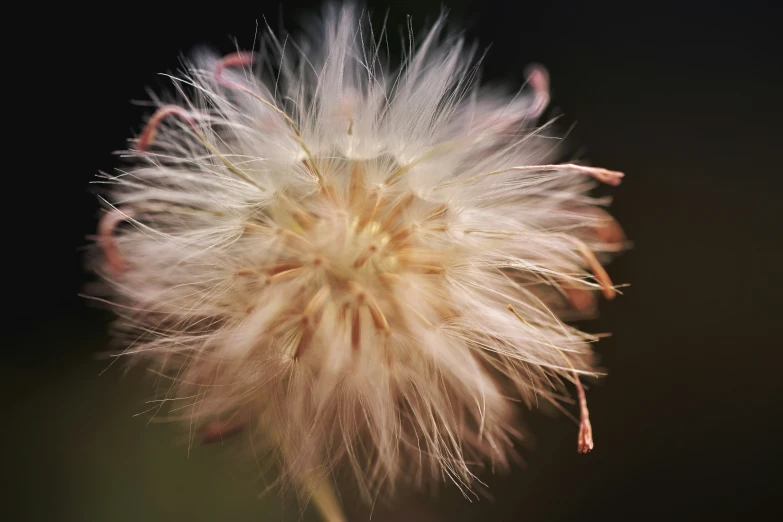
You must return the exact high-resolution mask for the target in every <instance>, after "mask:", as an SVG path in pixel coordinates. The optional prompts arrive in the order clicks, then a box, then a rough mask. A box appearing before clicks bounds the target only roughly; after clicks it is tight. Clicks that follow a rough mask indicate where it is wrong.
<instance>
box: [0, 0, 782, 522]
mask: <svg viewBox="0 0 783 522" xmlns="http://www.w3.org/2000/svg"><path fill="white" fill-rule="evenodd" d="M317 5H318V3H317V2H296V3H292V2H284V3H283V4H282V6H280V5H278V3H272V2H266V3H265V2H260V3H259V2H255V3H252V4H250V5H242V4H229V3H224V4H223V5H211V6H209V9H200V8H197V6H196V5H195V4H194V5H190V6H187V7H186V8H184V9H183V10H181V11H180V12H179V13H178V14H176V15H171V16H166V15H162V14H161V13H160V12H159V11H158V10H157V6H149V5H146V4H145V5H144V6H142V5H138V6H136V7H138V8H139V9H136V8H134V9H128V10H126V11H122V13H121V14H120V13H119V10H118V14H113V13H112V12H110V10H108V6H107V11H106V12H103V11H101V10H91V11H90V12H89V13H86V12H85V13H82V12H81V11H79V10H78V9H76V8H73V9H71V8H69V9H68V10H65V9H63V10H62V11H60V12H47V17H46V23H45V25H41V24H42V21H41V20H39V18H37V17H35V16H31V17H30V18H24V17H21V18H20V19H19V27H20V28H21V29H22V30H24V31H27V32H28V33H29V35H30V37H29V38H24V37H19V39H18V40H17V42H18V49H21V51H20V52H18V53H16V59H18V63H17V62H16V61H15V62H14V63H13V65H12V66H9V69H8V70H13V71H15V75H14V78H15V80H14V82H12V83H13V87H14V88H15V89H16V90H17V91H18V92H20V93H21V94H22V96H21V98H20V99H21V100H22V101H23V102H24V103H22V104H21V105H20V106H19V107H14V106H13V105H14V104H13V103H9V104H8V105H10V106H9V107H7V109H10V110H12V111H13V110H16V109H20V110H21V111H22V113H23V114H22V118H21V121H22V123H20V124H19V131H18V133H17V135H18V136H19V137H23V138H24V140H23V141H25V143H27V144H32V145H33V147H34V148H33V150H30V151H27V150H25V151H20V152H19V153H18V154H15V157H16V158H23V159H24V161H25V165H26V166H25V169H22V170H20V171H17V170H7V171H6V176H9V177H14V178H15V179H19V180H20V181H21V184H22V188H21V189H19V190H18V191H17V190H13V191H7V192H6V200H7V205H6V207H7V208H8V209H14V210H13V217H12V218H11V219H6V220H4V225H5V227H4V232H5V234H6V237H5V241H4V252H5V254H6V255H5V256H4V258H5V261H6V262H7V263H8V265H9V269H7V272H6V282H5V283H4V296H5V309H6V311H5V314H4V317H5V319H6V328H5V330H6V332H7V335H5V336H4V340H3V343H2V350H3V354H2V359H0V361H2V366H1V367H0V382H1V383H2V392H3V395H2V397H3V404H4V406H5V408H4V409H5V410H6V413H5V414H4V418H3V424H2V430H1V431H2V445H0V455H2V462H3V465H2V470H3V471H2V473H1V474H0V475H1V476H2V480H3V484H2V490H3V492H4V493H5V494H6V495H8V497H9V498H10V503H9V502H8V501H4V504H3V512H4V513H8V514H9V515H10V516H9V518H8V520H46V521H52V520H56V521H60V520H62V521H84V522H93V521H112V522H114V521H122V522H124V521H142V520H143V521H145V522H156V521H179V520H187V521H189V522H196V521H213V520H214V521H218V520H219V521H237V522H242V521H257V520H277V521H283V520H285V521H297V520H300V514H301V510H300V506H299V505H298V504H297V502H296V499H295V498H293V496H291V495H289V497H288V498H286V499H284V500H283V501H281V500H280V499H279V498H278V497H277V496H275V495H272V496H266V497H263V498H259V495H258V494H259V492H260V491H261V489H262V488H263V487H264V483H263V481H262V480H261V478H260V477H259V476H258V473H257V468H256V466H255V464H254V463H253V461H252V459H248V458H246V456H245V455H244V454H243V453H242V450H241V449H240V448H238V447H235V446H232V445H228V444H227V445H225V446H215V447H208V448H203V447H201V448H199V447H195V448H193V449H192V450H191V452H190V455H188V447H187V433H186V432H183V431H181V430H180V429H178V428H177V427H176V426H172V425H168V424H161V423H151V424H147V418H146V417H134V416H133V415H134V414H135V413H138V412H141V411H143V410H144V409H145V408H146V406H145V401H147V400H148V399H149V398H150V395H149V392H150V390H151V383H150V381H149V379H148V377H147V376H145V375H144V372H142V371H132V372H129V373H127V374H125V373H124V372H123V369H122V368H121V367H119V365H118V366H117V367H114V368H112V369H110V370H109V371H107V372H105V373H103V374H102V375H100V374H101V371H102V370H103V369H104V368H105V367H106V365H107V360H106V359H105V358H102V356H101V355H100V354H101V353H104V352H105V351H106V350H108V349H109V344H108V337H107V329H108V323H109V318H110V316H109V315H108V314H106V313H104V312H101V311H99V310H96V309H94V308H92V307H90V306H87V304H86V303H85V302H84V301H83V300H81V299H80V298H78V297H77V293H78V292H79V291H81V289H82V288H83V285H84V284H85V282H86V281H88V280H89V276H88V275H87V274H85V273H84V272H83V271H82V268H81V265H82V261H81V256H82V247H83V246H84V245H86V244H87V240H86V239H85V236H87V235H89V234H91V233H92V231H93V230H94V229H95V224H96V218H97V215H98V211H97V209H98V205H97V202H96V200H95V198H94V197H93V196H92V195H91V194H90V192H89V186H88V183H89V181H91V180H92V179H93V176H94V175H95V173H96V172H97V171H98V170H105V171H111V169H112V168H113V167H115V166H117V165H118V162H117V159H116V158H115V157H114V156H112V154H111V152H112V151H114V150H118V149H121V148H123V146H124V145H125V140H126V139H127V138H128V137H130V136H132V135H134V134H135V133H137V132H138V130H139V128H140V124H141V122H142V118H143V116H144V115H145V114H148V111H147V109H145V108H143V107H137V106H134V105H132V104H131V103H130V100H132V99H145V98H146V94H145V90H144V89H145V88H146V87H148V86H150V87H153V88H155V89H158V88H159V87H162V86H165V85H166V82H165V81H164V80H163V79H161V78H160V77H158V76H156V73H158V72H163V71H171V70H174V69H176V68H177V67H178V65H179V64H178V56H179V54H180V53H183V52H187V51H189V50H191V49H192V48H193V47H194V46H196V45H200V44H204V43H209V44H211V45H213V46H214V47H216V48H217V49H218V50H220V51H223V52H229V51H231V50H232V49H233V43H232V37H236V38H237V40H238V41H239V43H240V44H241V45H243V46H246V47H249V46H250V45H252V42H253V33H254V31H255V20H256V19H259V20H260V21H261V16H262V15H266V17H267V19H268V20H269V22H270V25H272V26H273V27H275V28H276V27H278V26H279V25H278V22H277V20H278V19H279V18H280V13H282V18H283V20H284V22H285V23H286V26H287V27H289V28H292V29H293V30H294V32H295V30H296V27H297V23H296V20H297V19H299V17H300V15H301V14H302V13H305V12H308V11H310V10H312V9H313V8H314V7H316V6H317ZM447 5H448V6H449V7H451V9H452V11H451V16H450V21H451V23H452V24H453V25H454V26H457V27H459V26H462V27H464V28H465V32H466V35H467V37H468V38H469V39H471V40H478V41H479V42H480V44H481V45H489V44H492V45H491V48H490V50H489V54H488V55H487V57H486V59H485V61H484V66H483V77H484V79H485V80H486V81H489V82H495V83H497V82H507V83H508V84H509V85H512V86H515V85H519V84H521V82H522V81H523V80H524V75H523V69H524V67H525V66H526V65H527V64H528V63H530V62H540V63H543V64H544V65H546V66H547V67H548V68H549V71H550V73H551V79H552V87H553V106H552V109H551V110H550V115H552V114H563V118H562V120H561V121H562V122H564V125H565V127H568V126H569V125H570V124H572V123H576V124H577V125H576V127H575V129H574V131H573V137H572V138H571V139H570V140H569V142H568V145H569V146H570V147H572V150H573V151H574V152H577V151H580V150H582V149H584V150H585V151H586V153H585V154H583V155H582V157H583V158H585V159H587V160H589V161H590V162H591V163H593V164H595V165H600V166H605V167H608V168H613V169H618V170H623V171H625V172H626V173H627V177H626V179H625V181H624V182H623V184H622V185H621V186H620V187H619V188H616V189H603V188H602V189H601V193H602V194H603V193H605V194H611V195H612V196H614V198H615V202H614V204H613V205H612V207H611V211H612V212H613V213H614V215H615V216H616V217H617V218H618V220H619V221H620V222H621V223H622V224H623V225H624V227H625V229H626V231H627V234H628V236H629V237H630V239H632V240H633V241H634V243H635V247H634V248H633V250H631V251H629V252H627V253H626V254H624V255H623V256H622V257H620V258H618V259H617V260H616V261H615V262H613V263H612V264H611V265H610V266H609V271H610V273H611V275H612V277H613V279H614V280H615V282H617V283H630V284H631V286H630V287H628V288H627V289H625V295H624V296H621V297H620V298H618V299H617V300H616V301H614V302H611V303H603V304H602V314H601V317H600V318H599V319H597V320H595V321H590V322H585V323H583V324H581V325H580V326H582V327H584V328H585V329H587V330H588V331H591V332H612V333H613V336H612V337H609V338H608V339H605V340H603V341H601V342H600V343H599V344H598V346H597V350H598V352H599V354H600V356H601V358H602V363H603V365H604V366H605V367H607V368H608V369H609V371H610V375H609V377H608V378H606V379H604V380H603V381H601V382H600V383H598V384H596V385H594V386H592V387H591V390H590V391H589V395H588V400H589V403H590V407H591V413H592V420H593V426H594V430H595V437H596V449H595V451H594V452H593V453H592V454H590V455H587V456H580V455H577V453H576V426H575V425H574V424H573V423H572V422H571V421H569V420H568V419H566V418H564V417H562V416H559V417H551V416H549V415H547V414H545V413H542V412H540V411H533V412H524V415H525V419H526V424H527V427H528V428H529V431H530V433H531V435H532V437H533V438H531V439H530V440H529V445H528V446H526V447H523V448H521V451H522V455H523V458H524V461H525V463H524V466H523V467H515V468H514V469H513V470H512V472H511V474H510V475H507V476H501V475H494V476H493V475H491V474H489V473H487V474H486V475H483V476H482V477H481V478H482V480H485V481H486V482H487V483H488V485H489V487H490V492H491V494H492V496H493V497H494V500H482V501H480V502H473V503H469V502H467V501H466V500H464V499H462V497H461V496H460V495H459V493H458V491H457V490H456V488H454V487H444V488H442V489H441V490H440V492H439V493H438V495H436V497H435V498H433V499H430V498H429V497H427V496H425V495H415V494H412V495H410V496H408V497H402V498H401V500H400V501H399V502H398V507H397V508H396V510H395V511H390V510H388V509H384V508H383V507H382V506H381V505H379V506H378V507H377V508H376V512H375V514H374V515H373V520H374V521H376V520H377V521H381V522H383V521H385V520H411V521H415V520H422V521H424V520H428V521H452V520H453V521H468V520H484V521H488V522H489V521H517V520H524V521H529V522H544V521H561V522H565V521H577V520H578V521H586V520H634V521H637V520H661V519H665V520H701V519H708V518H714V517H716V516H718V515H722V516H724V517H728V518H730V519H746V518H750V517H751V516H754V515H753V513H757V512H758V513H760V512H761V510H762V509H764V508H768V507H772V506H775V505H777V503H778V502H777V500H776V499H775V497H777V496H779V494H780V491H781V479H780V472H779V469H780V464H781V456H782V455H781V453H782V452H781V449H780V441H781V435H780V433H781V432H780V430H779V429H778V428H777V426H778V424H779V422H778V420H779V418H780V415H781V413H783V408H782V407H781V406H783V395H781V392H783V384H781V375H782V374H781V371H782V370H783V342H782V341H781V338H782V337H783V336H781V334H782V333H783V332H782V331H781V328H780V326H779V324H780V314H779V312H780V311H781V296H783V285H782V284H781V268H780V266H781V261H782V260H783V257H782V256H783V246H782V245H781V239H780V238H781V235H782V234H781V225H782V224H783V220H782V219H781V217H780V215H781V212H780V206H781V200H782V199H783V181H782V179H783V172H781V170H782V169H781V165H780V161H781V154H780V151H781V146H780V138H781V136H782V135H783V132H782V131H781V126H780V125H781V116H783V101H782V100H781V91H783V89H782V87H783V67H781V65H780V58H779V56H780V55H779V52H778V49H779V48H780V44H781V41H780V39H781V38H780V36H779V34H777V33H778V32H779V30H778V28H777V26H778V25H779V22H780V21H781V20H783V16H781V14H783V13H781V11H780V8H773V7H763V4H759V5H755V4H753V3H743V4H742V5H741V6H740V5H739V3H736V5H730V6H728V7H726V6H723V7H716V6H715V5H713V3H707V2H704V3H703V4H701V3H698V2H689V3H688V5H687V7H677V4H675V3H666V2H664V3H661V2H655V3H644V4H642V3H639V4H635V5H633V7H632V6H631V5H632V3H627V4H618V5H610V4H602V5H593V3H590V4H583V3H572V2H553V3H532V2H529V3H525V2H523V3H520V4H513V5H512V3H511V2H508V3H502V2H498V1H496V0H491V1H490V0H488V1H483V2H475V3H463V2H460V3H451V4H447ZM141 7H144V9H141ZM371 7H372V8H373V11H374V12H375V14H376V16H375V18H376V19H377V20H378V21H379V22H380V20H381V19H382V18H383V14H384V11H385V7H386V5H385V4H381V3H379V2H372V3H371ZM389 7H390V8H391V10H390V15H389V26H390V28H391V29H392V31H391V37H395V35H396V34H397V33H396V29H395V28H396V27H397V26H402V25H403V24H404V23H405V15H406V14H411V15H412V16H413V22H414V27H417V28H421V27H423V26H424V24H425V23H426V22H427V21H431V20H432V19H433V18H434V17H435V16H437V14H438V12H439V10H440V3H439V2H430V1H424V0H422V1H417V2H410V1H406V2H397V3H396V4H394V5H390V6H389ZM390 42H392V47H393V48H394V47H395V46H396V40H395V39H390ZM39 46H40V49H39ZM32 100H35V101H32ZM7 125H10V124H7ZM19 141H20V140H17V139H15V140H14V141H13V142H11V145H12V146H14V147H16V146H17V144H18V142H19ZM20 146H21V145H20ZM14 150H16V149H14ZM9 169H10V167H9ZM345 491H346V502H347V504H348V507H349V511H351V512H352V518H351V520H352V521H353V520H358V521H361V520H367V519H368V517H369V511H367V510H364V511H362V509H361V508H358V507H356V508H355V509H354V506H358V504H356V503H355V497H354V496H353V494H352V492H351V491H350V489H346V490H345ZM301 520H303V521H311V520H317V518H315V517H313V515H312V513H311V512H310V511H307V512H305V514H304V516H303V518H301Z"/></svg>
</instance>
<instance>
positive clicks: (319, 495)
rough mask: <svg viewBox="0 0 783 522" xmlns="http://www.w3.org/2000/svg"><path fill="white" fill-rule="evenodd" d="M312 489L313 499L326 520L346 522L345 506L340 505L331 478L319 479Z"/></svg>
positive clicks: (327, 521)
mask: <svg viewBox="0 0 783 522" xmlns="http://www.w3.org/2000/svg"><path fill="white" fill-rule="evenodd" d="M312 491H313V495H312V497H311V499H312V501H313V503H315V507H317V508H318V511H320V512H321V516H322V517H323V519H324V520H325V521H326V522H346V520H347V519H346V518H345V515H344V514H343V508H342V507H341V506H340V501H339V500H337V495H336V494H335V492H334V488H333V487H332V484H331V482H330V481H329V479H327V478H324V479H322V480H320V481H318V484H317V485H316V486H315V487H314V489H313V490H312Z"/></svg>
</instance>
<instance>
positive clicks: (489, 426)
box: [97, 8, 623, 497]
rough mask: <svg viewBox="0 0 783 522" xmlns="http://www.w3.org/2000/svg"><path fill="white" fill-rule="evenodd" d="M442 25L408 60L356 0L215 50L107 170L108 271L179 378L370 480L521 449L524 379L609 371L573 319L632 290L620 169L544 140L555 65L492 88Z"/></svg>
mask: <svg viewBox="0 0 783 522" xmlns="http://www.w3.org/2000/svg"><path fill="white" fill-rule="evenodd" d="M442 25H443V21H442V20H440V21H438V22H437V23H436V25H435V26H434V27H433V28H432V29H431V30H430V31H429V32H428V33H427V35H426V37H425V38H424V39H423V40H422V41H421V42H420V43H419V44H418V47H417V48H416V49H409V50H408V52H407V53H406V56H407V57H406V59H405V60H404V63H403V65H402V66H401V68H400V69H399V70H397V71H392V70H390V69H388V68H387V67H386V65H385V64H384V63H382V61H381V59H380V56H382V55H384V54H385V53H381V52H380V51H381V48H380V46H379V45H378V42H380V41H384V40H385V35H384V34H383V33H382V32H381V33H380V34H379V33H377V32H376V33H374V32H372V29H371V28H370V26H369V25H368V24H363V23H362V22H361V20H359V19H358V17H357V16H356V13H355V12H354V11H353V10H351V9H348V8H342V9H332V10H329V11H327V13H326V15H325V18H324V21H323V26H322V29H321V34H320V36H317V37H314V38H313V39H312V41H310V42H309V44H307V43H303V42H297V43H298V46H297V47H296V48H297V51H296V52H292V51H291V50H292V48H293V47H294V46H293V45H291V43H290V42H289V43H288V44H287V45H286V44H285V42H280V41H278V40H277V39H276V38H275V37H273V36H270V37H268V39H267V40H266V41H265V44H264V45H262V49H261V51H260V52H258V53H256V54H254V55H251V54H248V53H238V54H235V55H230V56H228V57H225V58H217V57H214V56H209V55H205V56H199V57H198V58H197V59H196V60H195V62H194V63H192V65H191V66H190V67H189V69H188V70H187V71H186V72H185V73H183V75H182V76H181V77H178V78H174V82H175V85H176V87H177V89H178V90H179V92H180V96H179V99H178V103H177V104H176V105H164V104H162V103H161V109H160V110H159V111H158V112H157V113H156V114H155V115H154V116H153V117H152V118H151V119H150V122H149V124H148V126H147V128H146V129H145V131H144V133H142V135H141V136H140V138H139V140H138V141H137V142H136V146H135V148H134V150H132V151H131V152H130V154H131V156H132V157H133V159H134V165H133V167H132V168H131V169H130V170H127V171H124V172H122V173H121V174H119V175H117V176H116V177H111V178H109V179H108V180H107V181H108V182H109V184H110V190H109V195H108V197H107V202H108V204H109V205H110V209H109V210H108V211H107V214H106V216H105V217H104V219H103V221H102V223H101V230H100V238H99V244H100V246H101V247H102V251H103V255H102V256H101V257H100V258H99V263H97V266H98V271H99V272H100V273H101V275H102V276H103V277H104V279H105V282H106V289H107V293H108V294H109V295H110V296H111V297H110V298H111V300H112V301H113V302H114V303H115V304H116V310H117V313H118V314H119V316H120V327H121V330H122V331H123V332H124V333H125V334H126V335H127V336H128V337H129V338H130V339H132V343H130V346H129V348H128V349H127V350H126V351H125V352H124V353H125V354H126V355H128V356H130V357H133V358H145V359H151V360H152V361H153V363H154V368H155V370H156V371H157V372H158V373H159V374H160V375H161V376H162V378H163V379H164V382H165V393H164V397H163V399H164V400H165V401H164V402H166V401H171V404H172V406H173V407H172V410H173V411H175V412H180V413H181V416H182V417H183V418H186V419H188V420H189V422H190V423H191V425H192V426H194V427H196V428H201V429H203V430H204V431H203V432H202V435H203V437H204V438H205V439H208V438H210V437H214V436H220V435H222V434H224V433H226V432H227V431H231V430H232V429H233V428H238V427H241V426H245V425H246V426H247V428H248V431H249V433H251V434H252V435H253V436H254V437H256V438H257V439H260V440H262V441H264V442H266V443H269V444H270V445H271V446H272V447H273V448H274V449H275V450H276V451H277V452H278V454H279V456H280V459H279V460H280V462H282V466H283V468H284V472H285V475H286V476H288V477H295V478H299V479H303V478H307V477H309V476H312V474H314V473H320V472H324V471H332V470H334V469H335V468H337V467H339V466H348V467H349V468H350V469H352V470H353V471H354V472H355V475H356V477H357V478H358V483H359V485H360V486H361V488H362V490H363V491H364V493H366V494H367V495H368V497H372V496H373V495H374V494H375V493H377V491H378V488H380V487H381V486H388V487H392V486H394V484H395V483H396V482H397V479H399V478H400V477H401V476H402V475H403V474H404V475H405V477H406V479H407V480H413V482H414V483H416V484H424V483H425V482H426V481H427V480H428V479H431V478H441V477H447V478H448V479H451V480H452V481H453V482H454V483H456V484H457V485H458V486H459V487H460V488H462V489H464V490H465V491H469V490H470V488H471V485H472V484H473V482H474V480H475V476H474V472H475V465H477V464H479V463H491V464H492V465H493V466H494V467H501V468H502V467H504V466H506V465H507V463H508V459H509V456H510V455H511V454H512V452H513V439H514V438H516V437H517V436H518V431H517V428H516V427H515V426H516V424H517V422H516V418H517V408H516V407H515V406H514V402H515V401H518V398H521V399H523V400H524V401H526V402H527V403H528V404H534V403H537V402H542V401H550V402H553V403H556V402H558V401H559V400H561V399H562V398H563V397H564V391H565V386H564V384H565V382H566V381H572V382H575V383H577V384H578V377H576V376H577V374H584V375H594V366H593V356H592V352H591V350H590V348H589V342H591V341H593V340H595V338H594V337H592V336H590V335H587V334H585V333H582V332H580V331H578V330H576V329H574V328H572V327H569V326H566V325H565V324H564V323H563V322H562V319H563V318H564V317H566V314H570V316H571V317H578V316H579V315H580V314H585V313H589V312H590V311H591V310H592V309H593V307H594V297H593V296H594V295H595V294H596V293H597V292H598V291H603V293H604V294H605V295H606V296H607V297H612V296H613V294H614V289H613V287H612V284H611V281H609V279H608V276H607V275H606V272H604V271H603V268H602V267H601V264H600V263H599V261H604V260H605V257H606V256H607V255H608V254H610V253H612V252H615V251H617V250H618V249H619V248H620V247H621V246H622V240H623V238H622V233H621V232H620V230H619V228H618V227H617V225H616V224H615V223H614V221H613V220H612V219H611V218H609V216H608V215H607V214H606V213H605V212H604V211H602V210H600V209H599V205H600V204H602V203H603V202H602V201H600V200H596V199H593V198H591V197H590V196H589V194H588V191H589V190H590V189H591V188H592V187H593V185H594V184H595V179H594V178H598V179H599V180H602V181H607V182H610V183H613V184H616V183H617V182H619V178H620V177H621V174H619V173H615V172H611V171H605V170H602V169H591V168H587V167H580V166H577V165H568V164H567V165H547V162H548V161H549V160H550V159H551V158H553V157H554V155H555V154H556V152H557V151H556V143H557V142H556V141H554V140H552V139H551V138H545V137H544V136H543V133H542V132H541V128H540V127H537V119H538V116H539V115H540V113H541V112H542V110H543V108H544V106H545V105H546V103H547V101H548V91H547V87H548V85H547V84H548V77H547V76H546V73H544V72H543V70H542V69H540V68H533V69H532V70H531V73H530V76H529V78H530V81H529V88H528V89H526V90H524V91H523V92H522V94H521V95H518V96H516V97H510V96H502V95H498V94H492V93H489V92H486V91H484V90H483V89H482V88H480V87H479V86H478V85H477V84H476V81H475V79H476V68H475V65H474V64H473V62H472V61H471V56H470V53H469V52H467V51H466V50H465V48H464V46H463V44H462V40H460V39H459V38H452V37H448V36H444V33H443V31H442ZM313 34H315V33H313ZM300 53H301V54H300ZM264 79H266V81H265V80H264ZM123 221H124V222H126V224H125V225H121V223H122V222H123ZM580 391H581V388H580ZM583 414H584V415H583V420H586V408H584V411H583ZM215 426H218V427H217V428H215ZM583 428H585V426H583ZM586 428H588V429H589V424H588V425H586ZM580 437H581V436H580ZM582 443H585V441H584V440H581V439H580V444H582ZM591 445H592V442H591V441H590V447H591ZM588 449H589V448H588Z"/></svg>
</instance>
